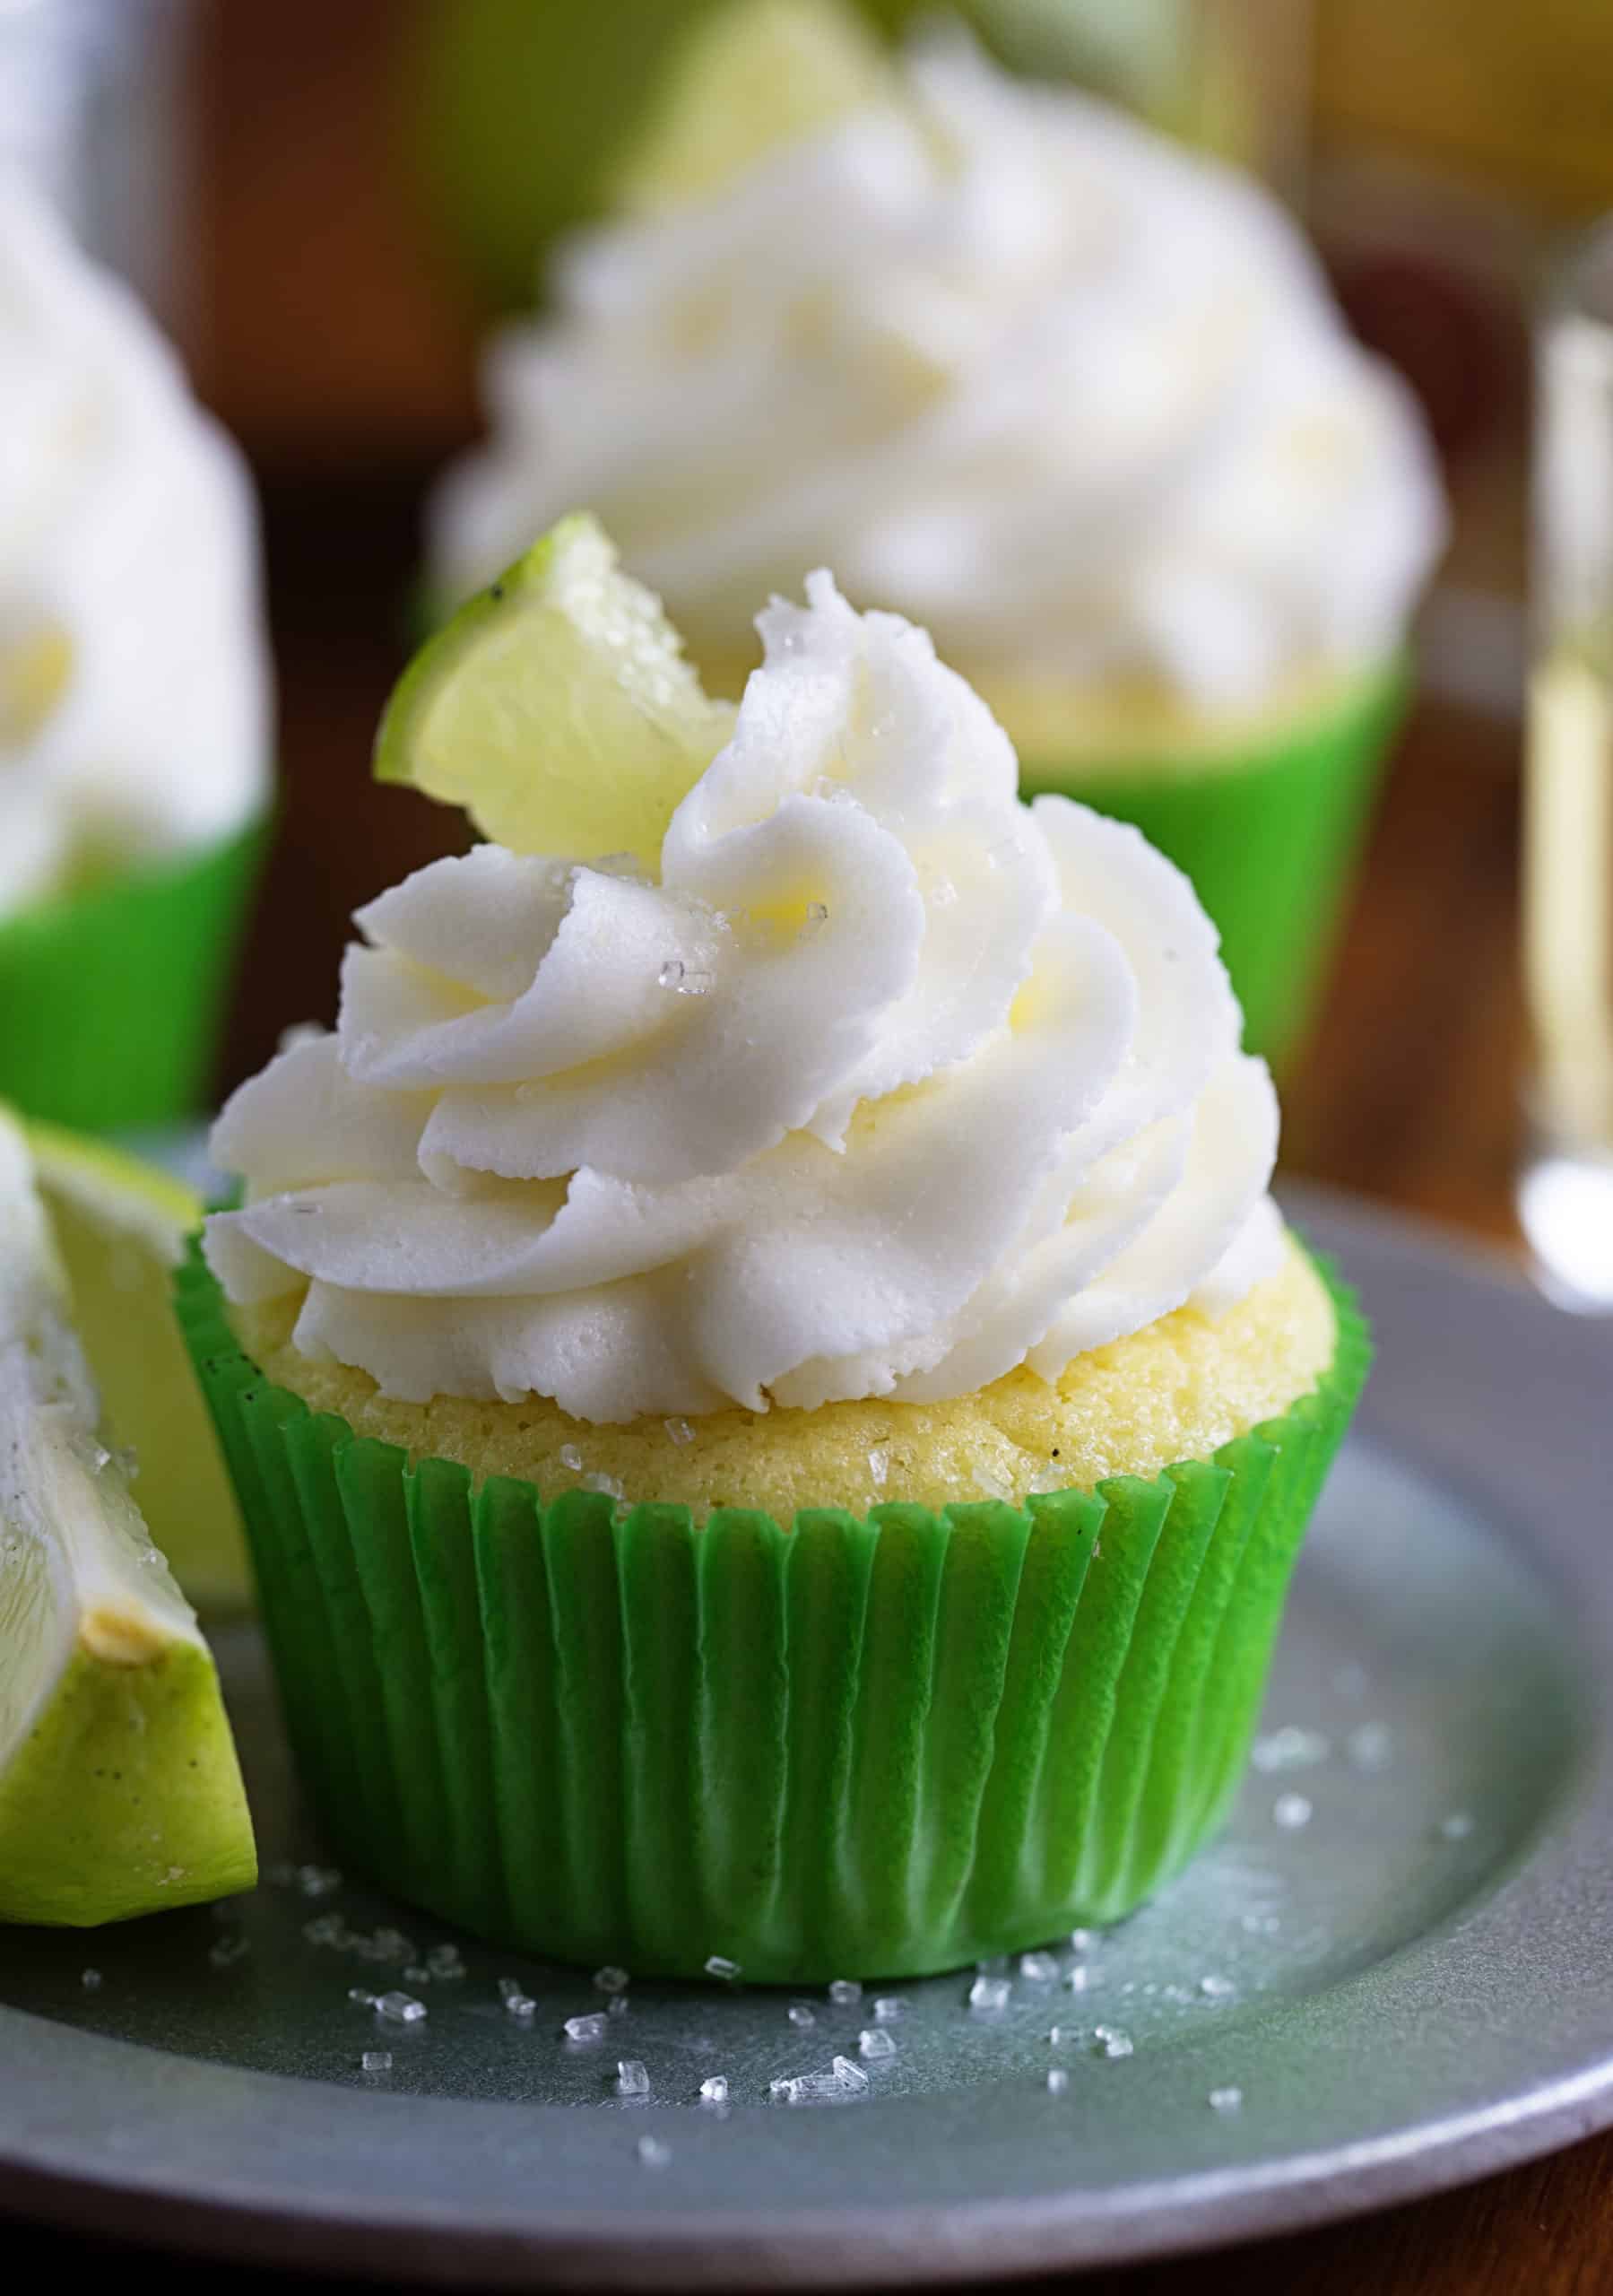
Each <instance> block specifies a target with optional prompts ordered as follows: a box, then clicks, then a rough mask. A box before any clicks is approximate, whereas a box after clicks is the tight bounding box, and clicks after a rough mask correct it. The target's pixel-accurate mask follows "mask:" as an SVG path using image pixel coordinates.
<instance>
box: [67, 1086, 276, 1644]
mask: <svg viewBox="0 0 1613 2296" xmlns="http://www.w3.org/2000/svg"><path fill="white" fill-rule="evenodd" d="M26 1130H27V1138H28V1146H29V1151H30V1155H31V1156H32V1159H33V1167H34V1178H35V1181H36V1184H37V1186H38V1187H39V1194H40V1196H41V1197H42V1198H43V1199H44V1204H45V1210H46V1213H47V1215H48V1219H49V1222H50V1226H51V1231H52V1234H53V1236H54V1239H55V1242H56V1252H57V1256H58V1257H59V1258H60V1260H61V1262H62V1265H63V1268H64V1271H65V1274H66V1278H67V1284H68V1290H69V1294H70V1298H71V1302H72V1315H73V1322H74V1328H75V1329H76V1331H77V1333H78V1336H79V1340H80V1343H81V1344H82V1347H83V1350H84V1353H85V1354H86V1356H87V1357H88V1358H89V1362H90V1371H91V1378H93V1379H94V1382H95V1386H96V1389H97V1392H98V1393H99V1395H100V1405H101V1414H102V1424H103V1429H104V1431H105V1435H106V1439H107V1442H108V1445H109V1446H110V1447H111V1448H113V1449H115V1450H117V1449H124V1450H128V1451H132V1452H133V1453H134V1457H135V1458H136V1459H137V1461H138V1463H139V1473H138V1474H137V1476H136V1477H135V1483H134V1495H135V1497H136V1498H137V1499H138V1500H139V1502H140V1511H141V1513H142V1514H143V1516H144V1517H145V1519H146V1524H147V1526H148V1528H149V1529H150V1531H151V1535H152V1538H153V1539H154V1540H155V1541H156V1543H157V1544H158V1545H159V1546H160V1548H161V1550H162V1552H163V1553H164V1554H165V1555H166V1556H167V1558H168V1561H169V1568H170V1569H171V1570H172V1571H173V1573H174V1576H175V1577H176V1578H178V1581H179V1584H180V1585H181V1587H184V1589H185V1592H186V1595H187V1596H188V1597H189V1598H190V1600H191V1601H192V1602H193V1603H195V1605H196V1606H197V1607H198V1609H200V1610H201V1611H202V1612H203V1613H204V1615H205V1614H207V1613H214V1612H218V1611H225V1610H238V1609H240V1608H241V1607H243V1606H244V1605H246V1604H247V1601H248V1600H249V1598H250V1580H249V1578H248V1575H247V1549H246V1544H245V1541H244V1539H243V1537H242V1534H241V1520H240V1509H238V1506H237V1504H236V1499H235V1492H234V1489H233V1487H232V1485H231V1483H230V1477H229V1474H228V1473H227V1471H226V1469H225V1466H224V1461H223V1457H222V1455H221V1452H220V1449H219V1441H218V1437H217V1435H216V1434H215V1433H214V1431H213V1425H212V1420H211V1419H210V1418H209V1416H208V1413H207V1407H206V1405H205V1404H204V1402H203V1399H202V1395H201V1390H200V1389H199V1388H198V1387H197V1385H196V1380H195V1373H194V1372H193V1371H192V1370H191V1365H190V1358H189V1356H188V1355H187V1353H186V1347H185V1342H184V1339H183V1337H182V1336H181V1335H180V1331H179V1326H178V1319H177V1318H176V1317H175V1315H174V1311H173V1307H172V1303H171V1296H170V1295H171V1290H172V1284H173V1271H174V1269H175V1267H176V1266H177V1265H178V1262H179V1259H180V1257H181V1256H182V1254H183V1252H184V1249H185V1239H186V1237H187V1236H188V1235H189V1234H190V1233H191V1231H193V1229H195V1227H197V1226H198V1225H199V1223H200V1222H201V1217H202V1205H201V1202H200V1200H199V1198H198V1197H196V1196H195V1195H194V1194H193V1193H192V1191H191V1190H190V1189H189V1188H187V1187H184V1186H182V1185H181V1183H180V1182H179V1181H178V1180H176V1179H171V1178H169V1175H168V1174H167V1173H166V1172H160V1171H158V1170H155V1168H154V1167H153V1166H152V1165H150V1164H147V1163H143V1162H142V1161H140V1159H139V1158H138V1157H134V1156H127V1155H124V1154H122V1153H121V1152H119V1151H118V1150H117V1149H114V1148H108V1146H107V1145H106V1144H105V1143H104V1142H103V1141H100V1140H88V1139H84V1138H82V1137H81V1136H80V1135H78V1134H76V1133H71V1132H62V1131H59V1130H57V1129H56V1126H52V1125H42V1124H35V1125H29V1126H27V1127H26Z"/></svg>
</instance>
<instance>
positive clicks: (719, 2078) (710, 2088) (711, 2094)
mask: <svg viewBox="0 0 1613 2296" xmlns="http://www.w3.org/2000/svg"><path fill="white" fill-rule="evenodd" d="M700 2102H701V2103H702V2104H703V2105H725V2104H726V2103H727V2102H728V2076H727V2074H725V2073H713V2074H708V2076H707V2078H706V2079H705V2080H704V2081H702V2082H701V2083H700Z"/></svg>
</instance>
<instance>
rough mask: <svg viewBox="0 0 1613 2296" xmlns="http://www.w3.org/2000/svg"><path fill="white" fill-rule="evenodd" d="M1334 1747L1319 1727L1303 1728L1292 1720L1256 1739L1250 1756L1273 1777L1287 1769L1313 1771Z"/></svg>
mask: <svg viewBox="0 0 1613 2296" xmlns="http://www.w3.org/2000/svg"><path fill="white" fill-rule="evenodd" d="M1331 1752H1332V1748H1331V1744H1329V1742H1328V1740H1327V1739H1326V1738H1324V1737H1323V1736H1322V1733H1321V1731H1320V1730H1302V1729H1300V1728H1298V1727H1297V1726H1296V1724H1294V1723H1292V1722H1289V1723H1286V1724H1285V1725H1284V1726H1283V1727H1282V1728H1281V1729H1280V1730H1272V1731H1270V1732H1269V1733H1268V1735H1266V1736H1265V1737H1263V1738H1256V1740H1255V1741H1254V1744H1253V1749H1252V1751H1251V1752H1250V1757H1249V1759H1250V1760H1251V1761H1252V1762H1253V1764H1254V1767H1255V1769H1256V1770H1260V1771H1261V1772H1262V1774H1263V1775H1264V1776H1266V1777H1268V1778H1270V1777H1273V1776H1275V1775H1277V1774H1278V1773H1279V1772H1280V1771H1283V1770H1311V1769H1314V1766H1315V1765H1316V1763H1318V1762H1322V1761H1326V1760H1327V1758H1328V1755H1329V1754H1330V1753H1331Z"/></svg>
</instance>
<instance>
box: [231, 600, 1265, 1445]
mask: <svg viewBox="0 0 1613 2296" xmlns="http://www.w3.org/2000/svg"><path fill="white" fill-rule="evenodd" d="M759 629H760V631H761V633H762V637H763V640H764V645H765V649H766V659H765V663H764V665H763V667H762V668H761V669H760V670H759V671H757V672H756V673H755V674H753V676H752V677H751V679H750V684H749V686H748V688H747V691H746V693H745V697H744V700H743V701H742V703H741V708H740V711H739V716H738V720H737V723H736V726H735V728H734V732H733V738H732V740H731V741H730V742H729V743H728V744H727V746H726V747H725V748H724V750H723V751H722V752H720V753H719V754H718V755H717V756H716V757H715V759H714V760H713V761H712V763H711V764H710V766H709V767H708V768H707V770H706V771H705V773H704V774H703V775H702V776H701V778H699V780H698V782H697V783H696V785H695V786H694V787H693V788H692V789H691V790H690V791H689V795H688V796H687V797H686V798H685V799H684V801H683V803H682V804H681V806H680V807H679V809H678V811H677V813H675V814H674V816H673V818H672V823H671V825H670V827H669V829H668V831H667V833H666V837H665V839H664V843H663V848H662V851H661V853H660V855H659V856H658V857H657V862H658V865H657V866H656V867H655V868H654V869H650V870H646V869H642V868H641V867H640V866H639V865H637V863H635V861H634V860H633V858H632V857H629V856H621V855H618V856H611V857H607V858H606V859H605V860H603V861H595V862H594V863H593V864H591V865H579V864H576V863H573V862H570V861H568V860H566V859H563V858H558V857H550V856H544V855H529V854H518V853H514V852H510V851H508V850H507V849H506V848H503V847H501V846H497V845H484V846H481V847H478V848H476V849H475V850H473V852H471V853H469V854H467V855H465V856H464V857H453V858H449V859H446V860H442V861H438V862H434V863H432V864H431V865H429V867H427V868H425V869H422V870H421V871H419V872H418V873H417V874H415V875H413V876H412V877H410V878H408V879H407V880H405V882H404V883H403V884H401V885H399V886H397V887H395V889H394V890H393V891H390V892H387V893H384V894H383V895H382V896H381V897H380V899H379V900H376V901H374V902H372V903H371V904H370V905H369V907H368V908H367V909H363V910H361V911H360V913H359V917H358V920H357V921H358V924H359V926H360V930H361V932H362V934H363V935H364V939H363V942H362V943H361V944H355V945H354V946H353V947H352V948H351V949H350V951H349V952H348V956H347V960H346V962H345V966H344V969H343V984H342V1004H341V1013H340V1018H339V1022H338V1025H337V1028H336V1030H335V1031H334V1033H333V1034H315V1035H312V1036H308V1037H305V1038H303V1039H300V1040H299V1041H297V1042H295V1043H293V1044H292V1045H291V1046H290V1047H289V1048H287V1049H286V1050H285V1051H283V1052H282V1054H281V1056H280V1057H278V1058H277V1059H276V1060H275V1061H274V1062H273V1063H272V1064H271V1065H270V1066H269V1067H268V1068H267V1069H266V1070H265V1071H264V1073H263V1074H262V1075H260V1076H258V1077H256V1079H254V1080H253V1081H252V1082H251V1083H247V1084H246V1085H245V1086H243V1087H242V1088H241V1090H240V1091H238V1092H237V1093H236V1095H235V1096H234V1098H233V1099H232V1100H231V1101H230V1104H229V1106H228V1107H227V1108H226V1109H225V1111H224V1113H223V1115H222V1117H221V1119H220V1121H219V1124H218V1126H217V1127H216V1129H215V1132H214V1135H213V1141H212V1155H213V1158H214V1161H216V1162H217V1163H218V1164H219V1165H220V1166H221V1168H222V1169H225V1170H235V1171H239V1172H241V1173H243V1174H244V1175H245V1176H246V1178H247V1183H248V1201H247V1205H246V1206H245V1207H244V1208H243V1209H241V1210H240V1211H238V1212H233V1213H223V1214H220V1215H217V1216H215V1217H214V1218H213V1219H212V1220H211V1221H210V1222H209V1223H208V1234H207V1253H208V1257H209V1259H210V1261H211V1262H212V1266H213V1268H214V1270H215V1272H216V1273H217V1274H218V1275H219V1276H220V1278H221V1281H222V1282H223V1283H224V1285H225V1287H226V1289H227V1290H228V1291H229V1292H230V1295H231V1296H232V1297H233V1298H235V1299H236V1300H254V1299H264V1298H272V1297H275V1296H278V1295H280V1294H282V1293H285V1292H288V1291H296V1290H300V1289H302V1288H303V1287H305V1286H306V1297H305V1298H304V1300H303V1301H302V1305H301V1309H300V1313H299V1320H298V1324H297V1327H296V1340H297V1344H298V1345H299V1347H301V1348H302V1349H303V1350H304V1351H305V1352H308V1353H310V1354H315V1355H327V1356H334V1358H336V1359H337V1360H339V1361H342V1362H344V1363H348V1364H351V1365H356V1366H358V1367H359V1368H360V1369H361V1370H365V1371H368V1372H369V1373H370V1374H371V1376H373V1377H374V1378H376V1379H377V1382H378V1383H379V1385H380V1387H382V1388H383V1390H384V1391H386V1393H388V1394H390V1395H394V1396H402V1397H405V1398H408V1399H412V1400H416V1401H424V1400H427V1399H429V1397H430V1396H434V1395H438V1394H447V1395H460V1396H505V1397H508V1398H515V1397H518V1396H524V1395H526V1394H529V1393H534V1392H535V1393H538V1394H542V1395H545V1396H553V1397H554V1398H555V1399H556V1400H557V1401H558V1402H559V1404H560V1405H561V1406H562V1408H563V1409H565V1410H566V1411H568V1412H569V1413H573V1414H574V1415H575V1416H576V1417H577V1418H579V1419H587V1420H595V1421H620V1420H627V1419H631V1418H634V1417H637V1416H638V1415H639V1414H641V1413H651V1412H667V1413H701V1412H706V1411H710V1410H714V1409H717V1408H720V1407H722V1406H723V1405H728V1404H740V1405H746V1406H748V1407H750V1409H752V1410H763V1409H766V1408H767V1405H768V1403H769V1401H771V1402H773V1403H776V1404H782V1405H809V1406H810V1405H817V1404H820V1403H824V1402H828V1401H832V1400H835V1399H837V1398H842V1397H849V1396H874V1395H880V1396H897V1397H898V1398H907V1399H911V1400H915V1401H916V1400H933V1399H936V1398H939V1397H942V1396H950V1395H956V1394H960V1393H964V1392H967V1391H969V1390H971V1389H974V1388H976V1387H980V1386H983V1385H984V1384H987V1383H988V1382H990V1381H991V1380H993V1379H994V1378H997V1377H999V1376H1000V1375H1001V1374H1002V1373H1004V1372H1006V1371H1008V1370H1011V1369H1013V1368H1014V1367H1015V1366H1016V1365H1019V1364H1021V1363H1028V1364H1030V1365H1031V1366H1032V1368H1033V1369H1035V1370H1036V1371H1038V1372H1040V1373H1041V1374H1042V1375H1043V1376H1045V1377H1046V1378H1056V1377H1057V1376H1058V1374H1059V1373H1060V1372H1061V1371H1062V1369H1063V1368H1064V1366H1065V1365H1066V1364H1067V1363H1068V1362H1069V1361H1070V1360H1071V1357H1072V1356H1074V1355H1076V1354H1078V1353H1080V1352H1082V1351H1083V1350H1085V1349H1088V1348H1091V1347H1096V1346H1098V1345H1101V1344H1104V1343H1105V1342H1106V1341H1108V1340H1111V1339H1114V1338H1116V1337H1118V1336H1120V1335H1123V1333H1126V1332H1129V1331H1132V1330H1136V1329H1138V1328H1140V1326H1142V1325H1144V1324H1146V1323H1149V1322H1151V1321H1152V1320H1153V1319H1154V1318H1156V1317H1158V1316H1159V1315H1161V1314H1164V1313H1166V1312H1167V1311H1168V1310H1170V1309H1174V1308H1175V1307H1178V1306H1180V1305H1181V1304H1182V1303H1183V1302H1184V1301H1185V1300H1189V1299H1192V1298H1195V1297H1196V1298H1197V1299H1199V1300H1201V1302H1202V1303H1203V1304H1205V1305H1206V1306H1207V1307H1210V1308H1212V1309H1213V1308H1219V1307H1222V1306H1225V1305H1227V1304H1229V1303H1230V1300H1231V1299H1233V1298H1235V1297H1237V1296H1241V1294H1242V1292H1243V1291H1244V1290H1246V1289H1247V1288H1248V1287H1249V1285H1250V1284H1252V1283H1253V1282H1255V1281H1256V1280H1258V1278H1259V1276H1260V1275H1261V1274H1263V1273H1265V1272H1266V1271H1267V1269H1268V1268H1270V1266H1271V1265H1274V1257H1275V1254H1276V1252H1277V1251H1278V1249H1279V1247H1280V1230H1279V1223H1278V1222H1277V1221H1276V1217H1275V1214H1274V1213H1272V1212H1271V1210H1270V1205H1269V1202H1268V1200H1267V1198H1266V1194H1265V1191H1266V1186H1267V1181H1268V1178H1269V1176H1270V1169H1271V1163H1272V1160H1273V1157H1274V1154H1275V1151H1276V1139H1277V1110H1276V1102H1275V1099H1274V1096H1273V1093H1272V1091H1271V1086H1270V1080H1269V1078H1268V1076H1267V1074H1266V1072H1265V1069H1264V1067H1263V1066H1262V1065H1261V1064H1260V1063H1259V1062H1258V1061H1254V1060H1252V1059H1249V1058H1246V1057H1244V1056H1243V1055H1242V1054H1241V1053H1240V1052H1239V1050H1238V1035H1239V1026H1240V1022H1239V1014H1238V1009H1237V1005H1236V1000H1235V999H1234V997H1233V995H1232V992H1231V989H1230V987H1228V985H1227V978H1226V974H1225V971H1224V970H1223V968H1222V966H1221V963H1220V961H1219V959H1218V956H1217V953H1216V939H1215V933H1214V929H1213V927H1212V926H1210V923H1209V920H1208V919H1207V918H1205V916H1204V914H1203V912H1202V910H1201V909H1200V907H1199V904H1198V902H1197V900H1196V899H1195V898H1194V896H1193V893H1192V889H1191V887H1190V886H1189V885H1188V883H1187V881H1186V879H1185V878H1184V877H1183V876H1182V875H1181V874H1179V873H1178V872H1177V871H1176V870H1175V869H1174V868H1173V867H1172V866H1171V865H1170V864H1169V863H1168V862H1166V861H1165V860H1164V859H1163V858H1162V857H1160V856H1159V855H1158V854H1157V853H1156V852H1154V850H1153V849H1152V848H1150V847H1149V846H1148V845H1147V844H1146V843H1145V842H1144V840H1143V839H1141V838H1140V836H1139V835H1138V833H1137V832H1136V831H1133V830H1132V829H1130V828H1127V827H1124V826H1123V825H1121V824H1119V823H1116V822H1110V821H1106V820H1104V819H1102V818H1100V817H1099V816H1098V815H1097V814H1095V813H1089V812H1088V810H1087V809H1086V808H1084V807H1082V806H1080V805H1077V804H1073V803H1071V801H1070V800H1068V799H1065V798H1058V797H1049V798H1043V799H1041V800H1039V801H1038V802H1037V804H1036V805H1035V806H1034V807H1031V808H1026V807H1024V806H1021V805H1020V804H1019V802H1018V800H1017V798H1016V796H1015V761H1014V756H1013V752H1012V750H1011V748H1010V744H1009V743H1008V741H1007V739H1006V737H1005V736H1004V735H1003V734H1002V730H1001V729H1000V727H999V726H997V725H996V723H995V721H994V720H993V718H992V717H991V715H990V713H989V711H988V710H987V709H985V707H984V704H983V703H982V702H981V701H980V700H978V699H977V697H976V695H975V694H974V693H973V692H972V691H970V689H969V688H968V687H967V685H966V684H965V683H963V681H962V680H961V679H960V678H958V676H956V675H955V674H953V673H952V672H951V671H950V670H949V669H947V668H945V667H944V666H943V665H941V663H939V662H938V661H937V660H936V658H935V654H934V650H933V648H932V645H931V642H930V640H929V639H928V637H927V636H926V634H925V633H924V631H921V630H917V629H915V628H914V627H912V626H911V625H910V624H909V623H907V622H904V621H902V620H900V619H899V618H898V617H897V616H895V615H892V614H883V613H870V614H866V615H858V614H856V613H854V612H853V611H852V609H851V608H850V607H849V606H848V605H847V604H846V602H845V600H844V599H843V598H842V597H841V596H839V594H838V592H837V590H836V588H835V586H834V584H833V582H832V581H831V579H830V578H829V577H828V575H827V574H817V575H814V576H813V577H812V578H811V580H810V581H809V584H808V604H807V605H806V606H805V607H804V608H802V607H798V606H793V605H786V604H783V603H780V602H776V603H775V604H774V605H773V606H772V607H770V608H769V610H768V611H767V613H765V614H763V615H762V616H761V618H760V621H759Z"/></svg>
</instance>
